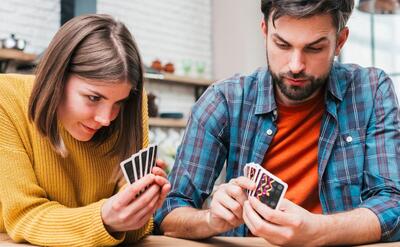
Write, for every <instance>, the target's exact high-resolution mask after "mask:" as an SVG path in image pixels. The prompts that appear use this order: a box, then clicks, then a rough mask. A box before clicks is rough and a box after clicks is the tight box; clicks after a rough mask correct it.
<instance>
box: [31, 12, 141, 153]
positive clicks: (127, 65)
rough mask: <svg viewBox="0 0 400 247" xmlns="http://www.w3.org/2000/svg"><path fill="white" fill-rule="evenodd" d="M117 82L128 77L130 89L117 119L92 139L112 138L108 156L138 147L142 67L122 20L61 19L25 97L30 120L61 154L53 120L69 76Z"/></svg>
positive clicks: (99, 16)
mask: <svg viewBox="0 0 400 247" xmlns="http://www.w3.org/2000/svg"><path fill="white" fill-rule="evenodd" d="M72 74H73V75H77V76H79V77H82V78H85V79H88V80H96V81H104V82H107V83H118V82H122V81H128V82H129V83H131V85H132V90H131V92H130V94H129V97H128V99H127V100H126V102H125V103H124V105H123V106H122V108H121V110H120V113H119V114H118V117H117V118H116V119H115V120H114V121H113V122H112V123H111V124H110V126H108V127H103V128H101V129H100V130H99V131H98V132H97V133H96V134H95V135H94V137H93V138H92V140H91V141H92V142H93V143H94V144H96V145H100V144H101V143H102V142H103V141H104V140H106V139H107V138H109V137H111V136H115V140H116V141H115V143H114V144H113V146H112V147H111V149H110V150H109V152H108V153H109V154H111V155H117V156H119V157H120V158H126V157H127V156H128V155H130V154H131V153H132V152H134V151H138V150H139V149H141V148H142V145H143V142H142V140H143V126H142V125H143V124H142V114H143V113H142V97H143V95H142V94H143V69H142V62H141V58H140V55H139V51H138V48H137V46H136V44H135V41H134V39H133V37H132V35H131V34H130V32H129V30H128V29H127V28H126V26H125V25H124V24H122V23H121V22H118V21H116V20H114V19H113V18H112V17H111V16H109V15H102V14H92V15H83V16H78V17H75V18H73V19H71V20H70V21H68V22H67V23H65V24H64V25H63V26H62V27H61V28H60V29H59V31H58V32H57V33H56V35H55V36H54V38H53V40H52V41H51V43H50V45H49V47H48V48H47V50H46V51H45V53H44V55H43V57H42V59H41V61H40V63H39V65H38V68H37V71H36V80H35V84H34V87H33V91H32V94H31V97H30V100H29V110H28V111H29V112H28V114H29V119H30V120H31V121H33V122H34V123H35V125H36V127H37V128H38V130H39V132H40V133H41V134H42V135H43V136H45V137H47V138H48V139H49V140H50V143H51V144H52V146H53V148H54V149H55V150H56V152H58V153H59V154H61V155H63V156H65V155H66V154H67V150H66V148H65V146H64V142H63V140H62V138H61V136H60V133H59V129H58V124H57V108H58V106H59V104H60V102H61V98H62V97H63V92H64V86H65V83H66V80H67V78H68V76H69V75H72Z"/></svg>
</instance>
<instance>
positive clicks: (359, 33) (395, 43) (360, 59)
mask: <svg viewBox="0 0 400 247" xmlns="http://www.w3.org/2000/svg"><path fill="white" fill-rule="evenodd" d="M374 20H375V32H374V33H375V67H378V68H381V69H384V70H385V71H386V73H388V74H392V73H397V74H399V75H398V76H392V80H393V82H394V85H395V87H396V91H397V96H398V98H399V96H400V42H399V40H400V15H375V16H374ZM370 24H371V19H370V15H369V14H367V13H363V12H360V11H359V10H357V9H355V10H354V12H353V14H352V16H351V17H350V19H349V23H348V26H349V29H350V37H349V40H348V41H347V43H346V44H345V47H344V49H343V54H342V55H343V56H342V57H343V62H345V63H357V64H360V65H362V66H367V67H368V66H372V65H373V64H372V55H371V30H370Z"/></svg>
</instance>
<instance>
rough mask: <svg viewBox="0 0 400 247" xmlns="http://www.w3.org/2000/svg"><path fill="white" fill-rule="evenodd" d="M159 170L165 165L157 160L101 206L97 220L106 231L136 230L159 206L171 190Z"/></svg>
mask: <svg viewBox="0 0 400 247" xmlns="http://www.w3.org/2000/svg"><path fill="white" fill-rule="evenodd" d="M162 168H165V163H164V162H159V161H157V166H156V167H153V170H152V173H151V174H148V175H146V176H144V177H142V178H141V179H139V180H137V181H136V182H134V183H133V184H131V185H128V186H127V187H126V188H125V189H124V190H122V191H120V192H118V193H117V194H115V195H114V196H112V197H110V198H109V199H108V200H107V201H106V202H105V203H104V205H103V207H102V209H101V217H102V219H103V223H104V225H105V227H106V229H107V230H108V231H109V232H122V231H129V230H136V229H139V228H141V227H143V226H144V225H145V224H146V223H147V222H148V221H149V219H150V218H151V217H152V216H153V214H154V212H155V211H156V210H157V208H159V207H161V205H162V204H163V202H164V200H165V198H166V196H167V194H168V192H169V190H170V188H171V185H170V183H169V182H168V180H167V174H166V173H165V172H164V170H163V169H162Z"/></svg>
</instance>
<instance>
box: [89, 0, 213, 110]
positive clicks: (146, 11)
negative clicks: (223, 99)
mask: <svg viewBox="0 0 400 247" xmlns="http://www.w3.org/2000/svg"><path fill="white" fill-rule="evenodd" d="M97 12H98V13H107V14H111V15H112V16H114V17H116V18H118V19H119V20H121V21H122V22H124V23H125V24H126V25H127V27H128V28H129V30H130V31H131V32H132V33H133V36H134V37H135V39H136V42H137V43H138V46H139V50H140V52H141V54H142V57H143V60H144V63H145V64H147V65H150V64H151V61H153V60H154V59H160V60H161V61H162V62H163V63H166V62H169V61H170V62H173V63H174V64H175V68H176V70H177V71H176V73H177V74H183V70H182V62H183V60H185V59H189V58H190V59H191V60H192V62H193V64H194V63H195V62H197V61H200V62H204V63H205V66H206V69H205V74H204V76H205V77H209V78H210V77H211V76H212V68H213V67H212V49H211V47H212V43H211V1H210V0H190V1H186V0H163V1H159V0H130V1H126V0H98V1H97ZM190 75H191V76H198V75H197V74H196V72H195V70H194V65H193V67H192V71H191V73H190ZM145 86H146V89H147V90H148V91H150V92H153V93H155V94H156V95H157V96H158V98H159V99H160V104H159V112H167V111H178V112H183V113H184V115H185V116H186V117H187V116H188V115H189V112H190V109H191V106H192V105H193V103H194V102H195V98H194V89H193V87H190V86H182V85H178V86H177V85H174V84H170V85H169V84H155V83H151V84H148V85H145Z"/></svg>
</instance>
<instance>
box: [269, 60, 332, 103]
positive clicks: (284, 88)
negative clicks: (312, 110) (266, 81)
mask: <svg viewBox="0 0 400 247" xmlns="http://www.w3.org/2000/svg"><path fill="white" fill-rule="evenodd" d="M267 60H268V59H267ZM332 64H333V61H332V62H331V65H330V68H329V70H328V73H326V74H324V75H322V76H321V77H314V76H311V75H307V74H306V73H304V71H302V72H300V73H297V74H293V73H292V72H291V71H289V72H285V73H280V74H279V75H278V74H276V73H275V72H274V71H272V70H271V69H270V72H271V76H272V80H273V83H274V85H277V86H278V88H279V90H280V91H281V93H282V94H283V95H284V96H286V97H287V98H288V99H290V100H293V101H303V100H305V99H308V98H309V97H310V96H311V95H313V93H315V92H316V91H318V90H319V89H320V88H321V87H322V86H324V85H325V83H326V81H327V79H328V76H329V72H330V70H331V68H332ZM268 67H269V68H271V66H269V61H268ZM283 77H289V78H292V79H301V80H307V81H308V82H307V84H305V85H304V86H293V85H287V84H285V83H284V81H283Z"/></svg>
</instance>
